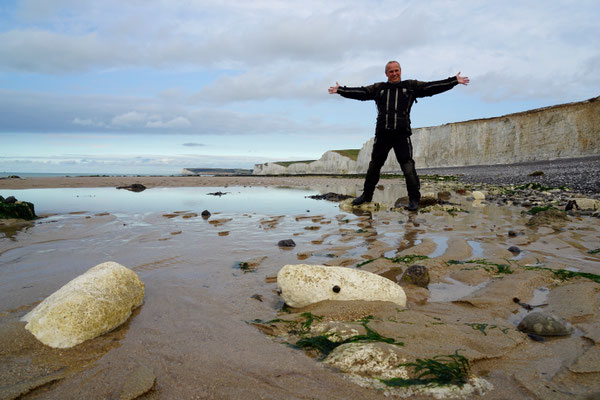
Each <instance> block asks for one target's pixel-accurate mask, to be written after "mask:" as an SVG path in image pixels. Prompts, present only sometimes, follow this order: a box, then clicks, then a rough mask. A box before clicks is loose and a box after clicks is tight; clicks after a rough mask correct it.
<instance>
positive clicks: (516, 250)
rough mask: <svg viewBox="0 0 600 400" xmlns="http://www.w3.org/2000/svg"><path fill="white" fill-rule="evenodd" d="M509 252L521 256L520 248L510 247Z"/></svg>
mask: <svg viewBox="0 0 600 400" xmlns="http://www.w3.org/2000/svg"><path fill="white" fill-rule="evenodd" d="M508 251H510V252H511V253H513V254H519V253H520V252H521V249H520V248H518V247H517V246H510V247H509V248H508Z"/></svg>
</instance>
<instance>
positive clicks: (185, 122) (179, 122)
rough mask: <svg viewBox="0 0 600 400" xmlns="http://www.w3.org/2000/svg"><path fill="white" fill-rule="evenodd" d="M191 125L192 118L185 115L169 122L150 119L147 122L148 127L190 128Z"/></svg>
mask: <svg viewBox="0 0 600 400" xmlns="http://www.w3.org/2000/svg"><path fill="white" fill-rule="evenodd" d="M190 126H192V124H191V122H190V120H189V119H187V118H185V117H176V118H173V119H172V120H170V121H167V122H162V121H149V122H148V123H146V127H148V128H188V127H190Z"/></svg>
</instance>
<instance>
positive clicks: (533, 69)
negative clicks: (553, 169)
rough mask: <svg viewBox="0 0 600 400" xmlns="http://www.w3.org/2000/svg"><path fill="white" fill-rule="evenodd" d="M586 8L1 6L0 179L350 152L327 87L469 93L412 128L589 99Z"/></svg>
mask: <svg viewBox="0 0 600 400" xmlns="http://www.w3.org/2000/svg"><path fill="white" fill-rule="evenodd" d="M598 20H600V1H597V0H580V1H561V0H543V1H536V0H526V1H507V2H499V1H497V0H494V1H488V0H481V1H468V2H467V1H457V0H430V1H404V0H392V1H388V0H371V1H368V0H330V1H326V2H323V1H313V0H304V1H302V2H297V1H275V0H253V1H241V0H240V1H229V0H209V1H204V0H102V1H96V0H94V1H92V0H1V1H0V172H2V171H11V172H69V173H73V172H80V173H123V174H179V173H180V172H181V170H182V168H186V167H191V168H252V167H253V166H254V164H256V163H264V162H270V161H278V160H279V161H284V160H285V161H288V160H310V159H318V158H319V157H320V156H321V155H322V154H323V153H324V152H326V151H328V150H334V149H358V148H360V147H362V145H363V143H365V142H366V141H367V140H368V139H369V138H371V137H372V136H373V133H374V126H375V117H376V108H375V105H374V103H373V102H371V101H368V102H361V101H356V100H350V99H344V98H342V97H341V96H339V95H330V94H328V92H327V89H328V87H329V86H332V85H334V84H335V83H336V82H339V83H340V84H341V85H348V86H363V85H368V84H372V83H374V82H380V81H385V80H386V77H385V74H384V66H385V63H386V62H387V61H389V60H398V61H399V62H400V64H401V66H402V79H418V80H422V81H431V80H439V79H445V78H447V77H449V76H454V75H456V73H457V72H459V71H460V72H461V74H462V75H463V76H468V77H469V78H470V79H471V83H470V85H469V86H463V85H458V86H457V87H455V88H454V89H452V90H451V91H449V92H446V93H443V94H440V95H437V96H434V97H428V98H424V99H421V100H420V101H419V102H418V103H417V104H415V106H414V107H413V109H412V116H411V117H412V118H411V119H412V126H413V128H416V127H424V126H436V125H441V124H445V123H451V122H459V121H466V120H471V119H477V118H489V117H495V116H501V115H505V114H509V113H513V112H519V111H525V110H529V109H533V108H538V107H545V106H550V105H555V104H562V103H568V102H574V101H582V100H586V99H589V98H592V97H596V96H598V95H600V46H599V45H598V38H600V24H599V23H598Z"/></svg>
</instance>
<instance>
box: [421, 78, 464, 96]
mask: <svg viewBox="0 0 600 400" xmlns="http://www.w3.org/2000/svg"><path fill="white" fill-rule="evenodd" d="M415 82H416V83H415V88H414V91H415V95H416V97H427V96H433V95H435V94H439V93H443V92H445V91H447V90H450V89H452V88H453V87H454V86H456V85H458V80H457V79H456V77H455V76H451V77H450V78H448V79H444V80H441V81H431V82H419V81H415Z"/></svg>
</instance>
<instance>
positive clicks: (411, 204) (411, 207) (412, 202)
mask: <svg viewBox="0 0 600 400" xmlns="http://www.w3.org/2000/svg"><path fill="white" fill-rule="evenodd" d="M407 209H408V211H417V210H418V209H419V199H418V198H416V197H409V198H408V207H407Z"/></svg>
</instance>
